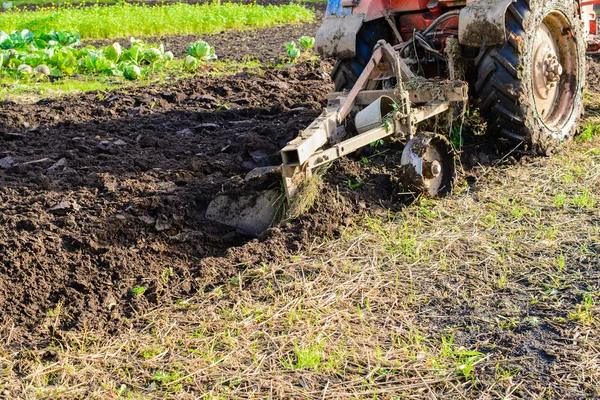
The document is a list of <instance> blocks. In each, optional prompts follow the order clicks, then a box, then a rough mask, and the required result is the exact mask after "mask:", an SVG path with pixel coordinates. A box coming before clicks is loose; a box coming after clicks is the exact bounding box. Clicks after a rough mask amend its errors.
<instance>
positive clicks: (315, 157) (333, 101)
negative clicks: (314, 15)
mask: <svg viewBox="0 0 600 400" xmlns="http://www.w3.org/2000/svg"><path fill="white" fill-rule="evenodd" d="M381 77H384V78H390V77H395V78H396V82H397V84H396V87H395V88H394V89H393V90H363V89H364V88H365V87H366V86H367V83H368V82H369V81H370V80H373V79H380V78H381ZM414 78H415V76H414V74H413V73H412V71H411V70H410V68H409V67H408V66H407V65H406V63H404V61H403V60H402V59H401V58H400V56H399V54H398V52H397V51H396V50H395V49H394V47H392V46H391V45H390V44H388V43H386V42H385V41H380V42H379V43H378V44H377V46H376V47H375V49H374V51H373V55H372V57H371V59H370V61H369V62H368V63H367V65H366V66H365V69H364V70H363V72H362V74H361V75H360V77H359V78H358V80H357V81H356V84H355V85H354V87H352V89H351V90H350V91H349V92H337V93H332V94H331V95H330V96H328V99H329V102H328V105H327V108H326V109H325V110H324V111H323V113H322V114H321V115H320V116H319V117H318V118H317V119H315V120H314V121H313V122H312V123H311V124H310V125H309V126H308V127H307V128H306V129H305V130H304V131H302V132H300V134H299V135H298V137H296V138H295V139H294V140H292V141H290V142H289V143H288V144H287V145H286V146H285V147H284V148H283V149H282V150H281V156H282V159H283V165H282V168H281V174H282V178H283V183H284V186H285V192H286V197H287V199H288V201H291V200H292V199H293V198H294V196H296V194H297V192H298V189H299V187H300V185H301V184H302V182H303V181H304V180H306V179H308V178H310V177H311V176H312V171H313V170H314V169H315V168H317V167H319V166H321V165H323V164H326V163H329V162H331V161H333V160H335V159H337V158H340V157H342V156H345V155H347V154H349V153H352V152H354V151H356V150H358V149H360V148H361V147H364V146H366V145H368V144H369V143H372V142H375V141H377V140H380V139H383V138H386V137H388V136H397V137H400V138H401V139H404V140H408V139H410V138H412V137H413V136H415V134H416V124H417V123H419V122H421V121H423V120H425V119H427V118H430V117H432V116H435V115H438V114H440V113H442V112H444V111H447V110H448V109H449V107H450V103H451V102H466V101H467V98H468V97H467V85H466V83H464V82H461V81H454V82H452V83H451V84H449V85H440V88H439V89H440V90H437V91H436V93H437V94H436V95H433V94H432V93H433V92H432V91H431V86H429V87H427V88H424V89H419V88H417V89H413V90H407V89H405V83H406V82H408V81H409V80H413V79H414ZM439 93H441V94H439ZM382 96H387V97H389V98H391V99H392V100H393V101H394V102H395V107H394V108H393V112H390V113H389V114H388V115H385V116H383V115H382V116H381V117H382V118H381V120H380V121H378V122H379V124H377V125H378V126H375V127H374V128H371V129H369V130H367V131H365V132H362V133H359V134H357V135H355V136H352V137H350V138H347V139H345V140H342V139H343V138H344V136H345V130H344V129H343V127H342V125H343V123H344V120H345V119H346V118H347V117H348V116H349V114H350V112H351V111H352V110H353V109H354V108H355V107H356V108H361V107H364V106H366V105H369V104H371V103H373V102H375V101H377V100H378V99H380V98H382ZM423 103H424V105H422V106H420V107H413V106H412V104H423Z"/></svg>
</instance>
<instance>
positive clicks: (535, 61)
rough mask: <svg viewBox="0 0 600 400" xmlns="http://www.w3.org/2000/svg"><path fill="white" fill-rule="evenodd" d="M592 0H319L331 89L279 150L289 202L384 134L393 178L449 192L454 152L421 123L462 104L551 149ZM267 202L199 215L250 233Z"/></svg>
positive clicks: (581, 58) (219, 206) (568, 107)
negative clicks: (397, 146) (393, 161)
mask: <svg viewBox="0 0 600 400" xmlns="http://www.w3.org/2000/svg"><path fill="white" fill-rule="evenodd" d="M596 2H600V1H599V0H593V1H588V2H585V3H581V2H579V1H578V0H466V1H465V0H329V2H328V4H327V11H326V16H325V18H324V21H323V24H322V26H321V27H320V29H319V31H318V33H317V36H316V48H317V50H318V52H319V53H320V55H321V56H323V57H327V58H334V59H336V60H337V61H336V64H335V67H334V69H333V72H332V80H333V82H334V85H335V91H334V92H333V93H331V94H330V95H329V96H328V99H327V101H328V102H327V107H326V108H325V109H324V110H323V112H322V114H321V115H320V116H319V117H318V118H317V119H316V120H314V121H313V122H312V123H311V124H310V125H309V126H308V127H307V128H306V129H304V130H303V131H301V132H300V133H299V135H298V136H297V137H296V138H295V139H294V140H292V141H291V142H289V143H288V144H287V146H285V147H284V148H283V149H282V150H281V159H282V165H281V166H279V168H280V170H281V176H282V180H283V183H284V186H283V187H284V188H285V190H284V191H285V197H286V198H287V200H288V202H293V201H294V200H295V199H296V197H297V196H300V195H301V188H302V185H303V182H305V181H306V180H307V179H308V178H310V177H311V175H312V174H313V171H315V170H316V169H317V168H319V167H321V166H323V165H326V164H329V163H331V162H332V161H333V160H335V159H337V158H339V157H343V156H345V155H347V154H349V153H352V152H354V151H356V150H358V149H360V148H361V147H364V146H367V145H368V144H370V143H373V142H376V141H378V140H382V139H384V138H390V137H393V138H394V139H395V140H398V141H401V142H403V143H404V149H403V152H402V157H401V162H400V164H401V165H399V166H398V174H400V175H401V176H402V179H401V181H402V182H404V183H405V184H406V188H407V190H410V191H412V192H413V193H416V194H418V195H426V196H432V197H436V196H442V195H444V194H446V193H448V192H449V191H450V190H451V188H452V183H453V180H454V174H455V156H456V149H455V148H454V147H453V146H452V144H451V142H450V141H449V140H448V137H447V135H445V134H440V133H434V132H431V131H428V129H427V126H428V124H427V120H430V119H431V118H432V117H438V118H439V117H440V116H444V115H447V114H451V115H454V116H455V117H456V116H458V117H460V116H464V111H465V110H466V109H467V107H469V108H471V107H475V108H477V109H478V110H479V112H480V114H481V116H482V117H483V118H484V119H485V120H486V122H487V134H488V135H491V136H492V137H493V138H494V139H495V140H498V141H503V142H513V143H514V144H515V145H519V144H521V145H522V146H524V147H527V149H528V150H529V151H530V152H534V153H538V154H549V153H552V152H554V151H556V150H557V149H559V148H560V146H561V145H562V144H563V143H565V142H568V141H569V140H570V139H571V138H572V137H573V135H574V134H575V131H576V129H577V122H578V119H579V117H580V115H581V112H582V109H583V89H584V84H585V74H586V66H585V63H586V39H587V37H588V35H590V34H595V29H596V16H595V13H594V12H593V10H592V7H593V4H594V3H596ZM277 198H278V196H277V192H276V191H274V192H272V193H270V194H268V195H266V196H265V195H261V197H258V198H257V196H256V195H254V194H253V195H249V196H247V197H244V196H240V195H239V194H236V195H228V194H222V195H221V196H219V197H217V198H216V199H215V200H214V201H213V202H212V203H211V204H210V205H209V209H208V211H207V216H208V217H209V218H212V219H215V220H217V221H220V222H223V223H226V224H228V225H232V226H235V227H237V228H238V229H240V230H242V231H246V232H250V233H254V234H256V233H259V232H261V231H262V230H264V229H265V228H266V227H268V226H269V225H270V224H271V223H272V222H273V219H274V215H275V214H276V213H277V210H279V209H280V207H279V206H278V205H276V203H277V200H276V199H277ZM240 210H244V212H243V213H242V214H243V216H242V217H240V216H239V214H240V212H239V211H240ZM234 215H235V216H234Z"/></svg>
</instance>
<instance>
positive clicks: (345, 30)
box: [315, 14, 364, 58]
mask: <svg viewBox="0 0 600 400" xmlns="http://www.w3.org/2000/svg"><path fill="white" fill-rule="evenodd" d="M363 19H364V15H363V14H347V15H333V14H332V15H328V16H327V17H325V19H324V20H323V24H322V25H321V27H320V28H319V31H318V32H317V37H316V40H315V41H316V44H315V47H316V49H317V51H318V52H319V54H320V55H321V56H322V57H335V58H352V57H354V56H355V55H356V35H357V34H358V31H359V30H360V28H361V26H362V24H363Z"/></svg>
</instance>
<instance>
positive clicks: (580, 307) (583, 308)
mask: <svg viewBox="0 0 600 400" xmlns="http://www.w3.org/2000/svg"><path fill="white" fill-rule="evenodd" d="M594 304H595V301H594V298H593V297H592V295H591V294H590V293H586V294H585V295H583V301H582V302H581V303H580V304H577V307H576V311H574V312H572V313H570V314H569V319H570V320H571V321H575V322H579V323H580V324H582V325H592V324H593V323H594V319H595V318H594V315H593V313H592V307H593V306H594Z"/></svg>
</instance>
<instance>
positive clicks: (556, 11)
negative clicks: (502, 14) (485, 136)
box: [474, 0, 586, 154]
mask: <svg viewBox="0 0 600 400" xmlns="http://www.w3.org/2000/svg"><path fill="white" fill-rule="evenodd" d="M577 14H578V13H577V3H576V2H572V1H563V0H517V1H516V2H515V3H512V4H511V5H510V6H509V7H508V11H507V13H506V31H507V38H508V40H507V42H506V43H505V44H504V45H500V46H488V47H485V48H482V49H481V52H480V54H479V56H478V57H477V60H476V64H477V69H478V77H477V81H476V82H475V85H474V88H475V91H476V94H477V96H478V98H479V108H480V111H481V114H482V115H483V116H484V117H486V119H487V120H488V133H490V134H492V135H495V136H497V137H506V138H509V139H512V140H513V141H522V142H524V143H526V144H527V145H528V146H529V148H530V149H531V150H533V151H534V152H536V153H541V154H550V153H552V152H554V151H555V150H557V149H558V148H559V147H560V146H561V145H562V144H563V143H565V142H567V141H569V140H570V139H571V138H572V137H573V135H574V133H575V130H576V128H577V120H578V118H579V116H580V114H581V111H582V107H583V86H584V80H585V48H586V47H585V43H584V41H583V25H582V23H581V20H580V19H579V18H578V16H577Z"/></svg>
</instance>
